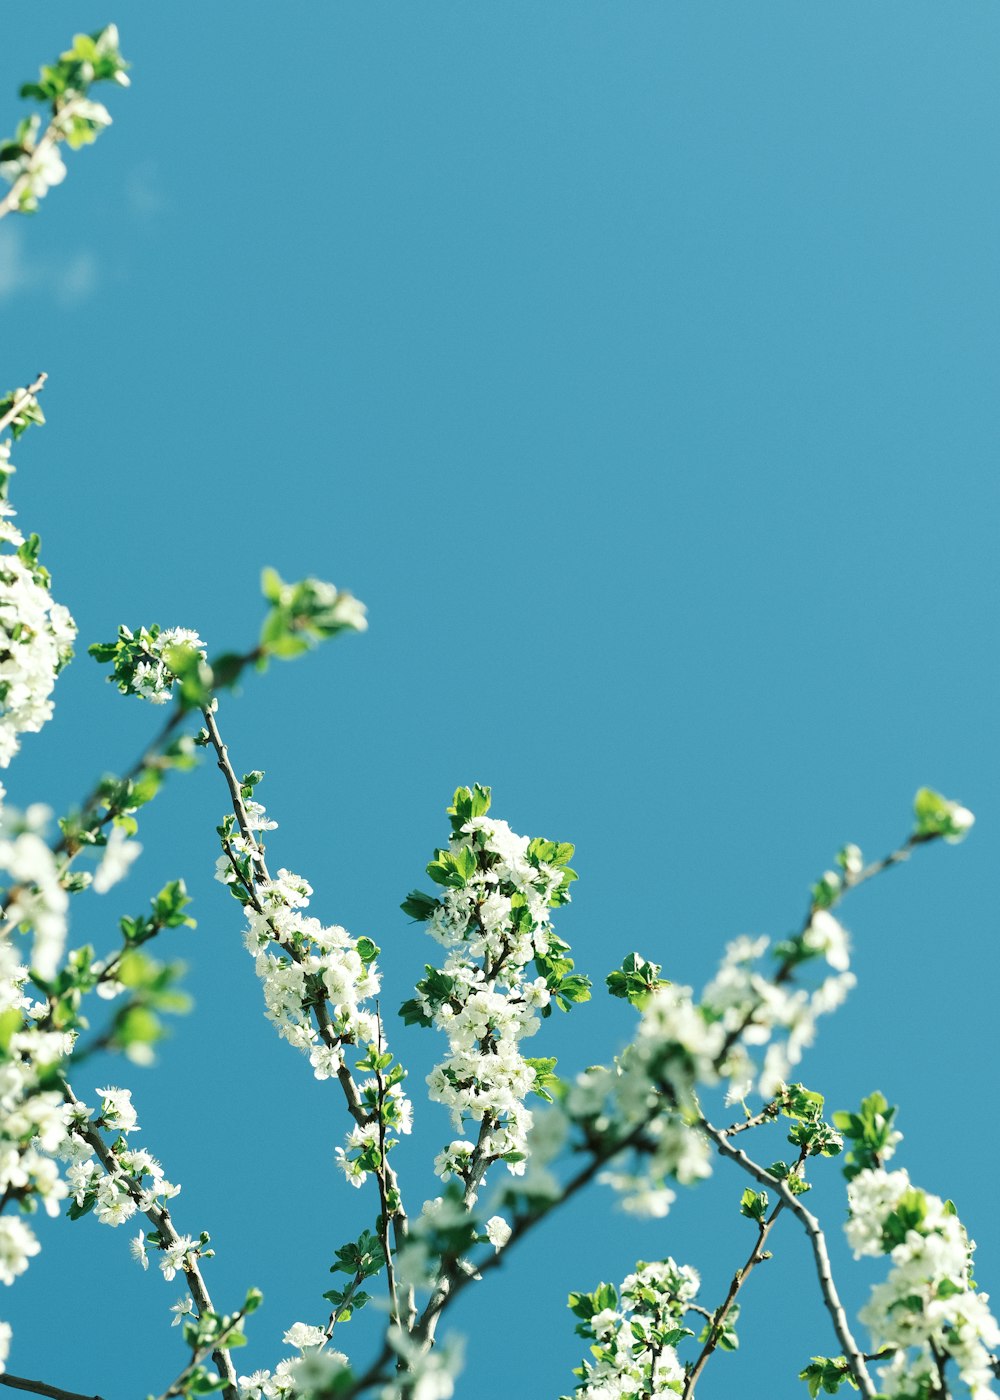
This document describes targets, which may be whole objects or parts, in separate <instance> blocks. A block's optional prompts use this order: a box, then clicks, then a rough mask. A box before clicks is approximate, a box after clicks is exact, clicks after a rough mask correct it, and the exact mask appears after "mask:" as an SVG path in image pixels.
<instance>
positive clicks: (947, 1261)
mask: <svg viewBox="0 0 1000 1400" xmlns="http://www.w3.org/2000/svg"><path fill="white" fill-rule="evenodd" d="M847 1196H848V1204H849V1208H850V1219H849V1220H848V1223H847V1226H846V1231H847V1238H848V1242H849V1243H850V1245H851V1247H852V1248H853V1250H854V1255H855V1258H860V1257H861V1256H862V1255H881V1254H888V1255H889V1256H890V1258H891V1259H892V1269H891V1271H890V1273H889V1276H888V1278H887V1279H886V1280H885V1282H884V1283H880V1284H876V1286H875V1287H874V1288H873V1290H872V1295H871V1298H870V1300H869V1302H868V1303H867V1304H866V1306H865V1307H864V1308H863V1309H862V1310H861V1314H860V1316H861V1320H862V1322H864V1323H865V1325H866V1326H867V1327H868V1328H869V1329H870V1330H871V1333H872V1339H873V1342H874V1345H875V1347H876V1348H882V1347H888V1348H894V1349H895V1355H894V1356H893V1358H892V1360H891V1361H890V1363H889V1365H888V1366H887V1367H885V1368H884V1369H883V1370H882V1372H881V1376H880V1388H881V1390H882V1392H883V1393H884V1394H885V1395H887V1396H900V1397H902V1396H906V1397H910V1396H924V1395H928V1396H929V1395H932V1394H938V1393H939V1379H938V1376H939V1373H938V1368H937V1363H936V1359H935V1358H936V1357H937V1356H940V1357H944V1358H945V1359H947V1358H948V1357H950V1358H952V1359H953V1360H954V1362H955V1364H956V1366H957V1367H958V1372H959V1375H960V1377H961V1380H962V1382H963V1383H964V1384H965V1385H966V1386H968V1388H969V1393H970V1395H971V1396H973V1397H974V1400H982V1397H985V1396H989V1395H994V1394H995V1391H994V1390H993V1387H992V1385H991V1381H992V1378H993V1370H992V1356H991V1353H992V1352H994V1351H995V1350H996V1348H997V1347H1000V1327H998V1326H997V1323H996V1321H995V1319H994V1318H993V1315H992V1314H991V1312H990V1310H989V1306H988V1304H989V1298H988V1297H987V1295H986V1294H985V1293H980V1292H978V1291H977V1290H976V1288H975V1285H974V1283H973V1281H972V1253H973V1251H974V1249H975V1244H974V1243H973V1242H972V1241H971V1240H969V1238H968V1236H967V1235H966V1233H965V1230H964V1228H963V1226H962V1223H961V1221H960V1220H959V1218H958V1215H957V1213H956V1211H955V1208H954V1206H953V1205H952V1204H951V1202H950V1201H942V1200H941V1199H940V1197H938V1196H934V1195H932V1194H931V1193H930V1192H926V1191H921V1190H918V1189H916V1188H915V1187H913V1186H912V1185H911V1183H910V1178H909V1176H908V1175H907V1173H906V1172H905V1171H893V1172H887V1171H885V1170H883V1169H882V1168H866V1169H865V1170H864V1171H862V1172H860V1173H859V1174H858V1176H856V1177H855V1178H854V1180H853V1181H852V1182H851V1183H850V1185H849V1186H848V1188H847Z"/></svg>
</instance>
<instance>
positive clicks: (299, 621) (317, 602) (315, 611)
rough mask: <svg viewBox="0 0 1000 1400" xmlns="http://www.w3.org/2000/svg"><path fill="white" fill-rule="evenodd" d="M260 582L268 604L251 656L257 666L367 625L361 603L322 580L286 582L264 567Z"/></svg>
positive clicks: (298, 654)
mask: <svg viewBox="0 0 1000 1400" xmlns="http://www.w3.org/2000/svg"><path fill="white" fill-rule="evenodd" d="M260 582H261V591H262V592H263V594H264V597H265V598H266V599H267V601H268V602H269V603H270V605H271V606H270V609H269V611H268V613H267V616H266V617H265V619H264V625H263V627H262V628H261V633H260V641H259V643H258V650H257V655H256V657H255V659H256V661H257V664H258V666H261V667H263V666H265V665H266V664H267V661H268V659H269V658H271V657H276V658H277V659H278V660H281V661H288V660H291V659H292V658H293V657H296V656H301V655H302V654H303V652H306V651H309V650H310V649H311V648H312V647H313V646H315V645H316V644H317V643H318V642H321V641H325V640H326V639H327V638H328V637H335V636H337V634H338V633H340V632H363V631H364V630H365V628H366V627H367V625H368V624H367V622H366V620H365V609H364V604H363V603H360V602H359V601H358V600H357V598H355V597H354V596H353V595H352V594H350V593H346V592H344V591H343V590H342V589H338V588H335V587H334V585H333V584H332V583H325V582H324V581H323V580H322V579H317V578H305V579H301V580H300V581H299V582H298V583H286V582H285V581H284V579H282V578H281V576H280V575H279V574H278V573H276V572H275V570H274V569H270V568H268V569H265V570H264V571H263V573H262V574H261V580H260ZM227 683H228V682H227Z"/></svg>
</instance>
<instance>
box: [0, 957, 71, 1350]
mask: <svg viewBox="0 0 1000 1400" xmlns="http://www.w3.org/2000/svg"><path fill="white" fill-rule="evenodd" d="M27 976H28V969H27V968H26V967H24V966H22V965H21V964H20V963H19V962H18V959H17V953H16V951H15V949H14V947H13V945H12V944H11V942H10V940H9V939H6V938H4V939H0V1013H7V1012H20V1013H21V1014H22V1016H24V1017H25V1021H24V1023H23V1024H22V1027H21V1028H20V1029H19V1030H15V1031H14V1032H13V1034H12V1035H11V1037H10V1041H9V1043H8V1046H7V1053H6V1054H5V1055H4V1057H3V1059H2V1060H0V1196H3V1197H4V1198H5V1199H6V1200H9V1201H11V1202H12V1203H15V1202H16V1203H19V1204H21V1205H22V1206H23V1207H24V1208H25V1209H26V1210H27V1209H33V1208H34V1207H35V1206H37V1205H38V1204H41V1206H42V1207H43V1209H44V1210H45V1211H46V1213H47V1214H48V1215H58V1213H59V1210H60V1206H61V1203H62V1201H63V1200H64V1199H65V1197H66V1195H67V1190H66V1185H65V1183H64V1182H63V1181H62V1180H61V1179H60V1176H59V1171H58V1168H57V1166H56V1163H55V1162H54V1160H53V1155H54V1154H56V1153H59V1152H61V1151H62V1150H63V1149H64V1148H65V1146H66V1144H67V1142H68V1127H69V1121H70V1114H69V1110H68V1109H67V1106H66V1104H65V1102H64V1100H63V1096H62V1094H60V1093H59V1091H58V1090H56V1089H43V1088H41V1087H40V1086H41V1083H42V1076H44V1075H45V1074H46V1073H47V1072H48V1071H50V1070H51V1069H52V1068H54V1067H55V1066H56V1065H58V1064H59V1062H60V1061H61V1060H62V1059H64V1058H65V1057H66V1055H68V1054H69V1052H70V1050H71V1049H72V1044H73V1037H72V1035H69V1034H65V1033H62V1032H56V1031H46V1030H43V1029H41V1028H40V1027H38V1026H34V1025H32V1024H30V1016H31V1015H32V1014H34V1013H36V1012H37V1011H38V1010H39V1009H40V1008H39V1005H38V1004H37V1003H32V1002H31V1001H29V999H28V997H27V996H26V994H25V990H24V986H25V982H26V980H27ZM40 1249H41V1246H40V1244H39V1243H38V1240H37V1239H36V1237H35V1234H34V1231H33V1230H32V1228H31V1226H30V1225H29V1224H28V1222H27V1220H26V1219H24V1217H23V1216H15V1215H7V1214H4V1215H0V1283H4V1284H12V1283H13V1282H14V1280H15V1279H16V1278H17V1277H18V1276H19V1275H20V1274H23V1273H24V1271H25V1269H27V1267H28V1262H29V1260H31V1259H32V1258H34V1256H35V1255H36V1254H38V1252H39V1250H40ZM10 1335H11V1334H10V1328H9V1326H8V1325H7V1324H6V1323H0V1372H2V1370H3V1364H4V1362H5V1360H6V1356H7V1350H8V1347H9V1344H10Z"/></svg>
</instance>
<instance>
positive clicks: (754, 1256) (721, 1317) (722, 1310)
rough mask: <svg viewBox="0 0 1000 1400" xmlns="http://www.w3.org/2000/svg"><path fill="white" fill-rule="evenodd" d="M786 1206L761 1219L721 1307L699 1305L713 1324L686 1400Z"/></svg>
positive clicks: (686, 1386)
mask: <svg viewBox="0 0 1000 1400" xmlns="http://www.w3.org/2000/svg"><path fill="white" fill-rule="evenodd" d="M771 1107H772V1105H770V1104H769V1105H768V1108H771ZM766 1116H768V1115H767V1111H766V1110H765V1112H764V1113H762V1114H758V1115H757V1117H758V1119H759V1120H760V1121H761V1122H763V1121H765V1118H766ZM753 1126H755V1123H754V1120H753V1119H748V1120H747V1122H746V1123H740V1124H738V1125H737V1126H736V1127H735V1128H725V1129H723V1130H722V1134H723V1136H724V1137H732V1135H733V1133H734V1132H740V1131H741V1130H742V1129H743V1128H750V1127H753ZM805 1153H806V1149H805V1148H803V1149H802V1152H801V1153H800V1154H799V1160H798V1162H797V1163H796V1164H795V1168H794V1171H795V1172H796V1173H798V1172H801V1170H802V1164H803V1162H804V1161H805ZM784 1209H785V1202H784V1201H779V1202H778V1204H777V1205H776V1206H775V1207H774V1210H772V1212H771V1214H770V1215H769V1216H768V1217H767V1219H766V1220H760V1221H758V1222H757V1243H756V1244H755V1245H754V1247H753V1249H752V1250H751V1251H750V1257H749V1259H748V1260H747V1262H746V1263H745V1264H744V1265H743V1267H742V1269H737V1270H736V1272H735V1274H733V1279H732V1282H731V1283H730V1285H729V1292H728V1293H727V1294H726V1296H725V1298H724V1300H723V1302H722V1304H721V1305H720V1307H718V1308H717V1309H716V1311H715V1312H714V1313H710V1312H707V1311H705V1310H703V1309H700V1308H699V1309H698V1311H699V1312H701V1311H705V1316H706V1317H707V1318H708V1320H709V1322H710V1324H711V1325H710V1326H709V1329H708V1335H707V1337H706V1338H705V1345H704V1347H703V1348H702V1350H701V1353H700V1355H699V1356H698V1359H697V1361H695V1363H694V1366H693V1367H692V1368H691V1371H690V1372H689V1374H688V1378H687V1380H686V1381H685V1384H684V1394H683V1400H690V1397H692V1396H693V1395H694V1388H695V1386H696V1385H697V1384H698V1377H699V1376H700V1375H701V1373H702V1371H703V1370H704V1369H705V1366H706V1365H707V1364H708V1358H709V1357H710V1356H711V1355H712V1353H713V1352H714V1351H715V1349H716V1347H717V1346H718V1345H719V1342H720V1341H721V1340H722V1332H723V1327H722V1324H723V1323H724V1322H725V1320H726V1318H727V1317H728V1316H729V1314H730V1312H731V1311H732V1307H733V1304H734V1303H735V1302H736V1298H737V1296H738V1294H739V1291H740V1289H741V1288H742V1287H743V1285H744V1284H745V1283H746V1281H747V1279H748V1278H749V1277H750V1274H751V1273H752V1272H753V1270H754V1269H755V1268H756V1267H757V1265H758V1264H761V1263H763V1261H764V1260H765V1259H770V1257H771V1255H770V1253H769V1252H768V1251H767V1250H766V1249H765V1248H764V1246H765V1244H766V1243H767V1237H768V1235H769V1234H770V1233H771V1227H772V1226H773V1225H774V1222H775V1221H776V1220H777V1218H778V1216H779V1215H780V1214H781V1212H782V1211H783V1210H784Z"/></svg>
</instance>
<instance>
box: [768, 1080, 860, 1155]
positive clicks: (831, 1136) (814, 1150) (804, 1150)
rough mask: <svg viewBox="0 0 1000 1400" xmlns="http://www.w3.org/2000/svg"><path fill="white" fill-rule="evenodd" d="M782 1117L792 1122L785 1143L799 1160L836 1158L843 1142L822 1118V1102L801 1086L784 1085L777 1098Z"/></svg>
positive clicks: (812, 1091) (817, 1095) (818, 1096)
mask: <svg viewBox="0 0 1000 1400" xmlns="http://www.w3.org/2000/svg"><path fill="white" fill-rule="evenodd" d="M777 1104H778V1107H779V1109H780V1111H781V1113H782V1114H783V1115H784V1116H785V1117H786V1118H791V1119H793V1120H794V1121H793V1126H792V1128H791V1131H790V1132H789V1134H788V1141H789V1142H790V1143H791V1144H792V1146H793V1147H797V1148H798V1149H799V1152H800V1155H802V1156H803V1157H836V1156H837V1154H838V1153H839V1152H841V1151H842V1150H843V1146H844V1140H843V1138H842V1137H841V1135H840V1133H839V1132H837V1130H836V1128H835V1127H833V1126H832V1125H831V1124H829V1123H827V1122H825V1121H824V1119H823V1104H824V1099H823V1095H822V1094H817V1093H816V1092H815V1091H814V1090H812V1089H807V1088H806V1087H805V1085H803V1084H788V1085H786V1086H785V1088H784V1089H783V1090H782V1092H781V1093H780V1094H779V1095H778V1097H777Z"/></svg>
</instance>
